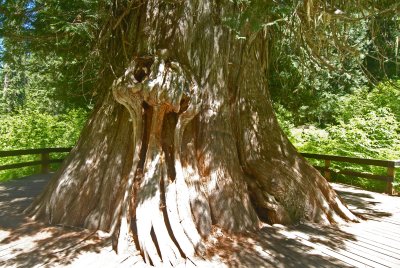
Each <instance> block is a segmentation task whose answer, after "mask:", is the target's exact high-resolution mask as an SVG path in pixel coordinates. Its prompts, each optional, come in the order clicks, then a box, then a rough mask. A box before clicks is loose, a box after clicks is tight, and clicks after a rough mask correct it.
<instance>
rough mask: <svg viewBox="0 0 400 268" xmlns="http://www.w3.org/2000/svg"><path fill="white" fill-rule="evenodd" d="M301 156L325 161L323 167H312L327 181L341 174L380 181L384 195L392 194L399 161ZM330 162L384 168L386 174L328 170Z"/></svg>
mask: <svg viewBox="0 0 400 268" xmlns="http://www.w3.org/2000/svg"><path fill="white" fill-rule="evenodd" d="M301 155H302V156H304V157H305V158H310V159H317V160H324V161H325V166H324V167H321V166H314V167H315V168H316V169H318V170H319V171H322V174H323V175H324V177H325V178H326V179H327V180H328V181H329V180H330V179H331V174H342V175H348V176H353V177H360V178H366V179H373V180H380V181H385V182H386V193H387V194H390V195H392V194H393V182H394V179H395V176H396V167H400V160H377V159H365V158H356V157H347V156H337V155H325V154H310V153H301ZM332 161H334V162H344V163H352V164H359V165H369V166H379V167H386V170H387V174H386V175H378V174H371V173H365V172H357V171H353V170H347V169H344V170H338V171H334V170H332V169H330V165H331V162H332Z"/></svg>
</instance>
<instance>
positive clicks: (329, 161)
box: [324, 159, 331, 181]
mask: <svg viewBox="0 0 400 268" xmlns="http://www.w3.org/2000/svg"><path fill="white" fill-rule="evenodd" d="M330 165H331V160H328V159H326V160H325V171H324V176H325V178H326V179H327V180H328V181H330V180H331V170H330V169H329V167H330Z"/></svg>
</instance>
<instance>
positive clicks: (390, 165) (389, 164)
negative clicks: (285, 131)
mask: <svg viewBox="0 0 400 268" xmlns="http://www.w3.org/2000/svg"><path fill="white" fill-rule="evenodd" d="M71 149H72V148H41V149H26V150H13V151H0V158H1V157H10V156H21V155H39V154H40V155H41V158H40V160H38V161H30V162H22V163H16V164H7V165H3V166H0V171H1V170H6V169H13V168H21V167H28V166H37V165H40V166H41V173H48V172H49V166H50V164H51V163H60V162H62V161H63V160H64V159H51V158H50V153H65V152H70V151H71ZM301 154H302V155H303V156H304V157H305V158H310V159H317V160H324V161H325V166H324V167H320V166H315V168H317V169H318V170H320V171H322V172H323V175H324V177H325V178H326V179H327V180H328V181H329V180H330V179H331V174H333V173H336V174H343V175H349V176H355V177H361V178H367V179H374V180H380V181H385V182H386V184H387V186H386V193H388V194H390V195H391V194H393V181H394V178H395V174H396V171H395V169H396V167H400V160H377V159H364V158H356V157H346V156H336V155H323V154H310V153H301ZM332 161H335V162H345V163H353V164H361V165H370V166H380V167H386V169H387V174H386V175H377V174H370V173H364V172H356V171H352V170H338V171H334V170H332V169H330V164H331V162H332Z"/></svg>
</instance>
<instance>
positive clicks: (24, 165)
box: [0, 159, 64, 170]
mask: <svg viewBox="0 0 400 268" xmlns="http://www.w3.org/2000/svg"><path fill="white" fill-rule="evenodd" d="M63 160H64V159H49V160H48V163H49V164H52V163H61V162H62V161H63ZM42 164H43V161H42V160H38V161H30V162H23V163H16V164H8V165H3V166H0V170H6V169H14V168H22V167H30V166H39V165H42Z"/></svg>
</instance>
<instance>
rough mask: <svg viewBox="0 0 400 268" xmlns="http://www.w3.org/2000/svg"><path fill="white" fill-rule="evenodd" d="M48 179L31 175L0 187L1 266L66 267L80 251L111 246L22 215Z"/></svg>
mask: <svg viewBox="0 0 400 268" xmlns="http://www.w3.org/2000/svg"><path fill="white" fill-rule="evenodd" d="M50 177H51V174H49V175H45V176H44V175H34V176H29V177H27V178H24V179H19V180H13V181H9V182H6V183H1V184H0V266H1V267H34V266H46V265H52V266H58V265H67V264H70V263H71V262H72V261H73V260H74V259H76V258H77V257H78V256H79V255H80V254H82V253H83V252H100V250H102V249H104V248H105V247H106V246H108V245H109V244H110V241H108V240H107V239H101V238H99V237H98V235H97V234H96V233H94V232H91V231H88V230H83V229H79V228H73V227H62V226H49V225H46V224H43V223H39V222H35V221H33V220H31V219H29V218H28V217H26V216H25V215H24V214H23V211H24V209H25V208H26V207H27V206H28V205H29V204H31V203H32V201H33V199H34V198H35V197H36V196H37V195H38V194H39V193H40V192H41V191H42V190H43V188H44V186H45V185H46V183H47V182H48V181H49V179H50Z"/></svg>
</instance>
